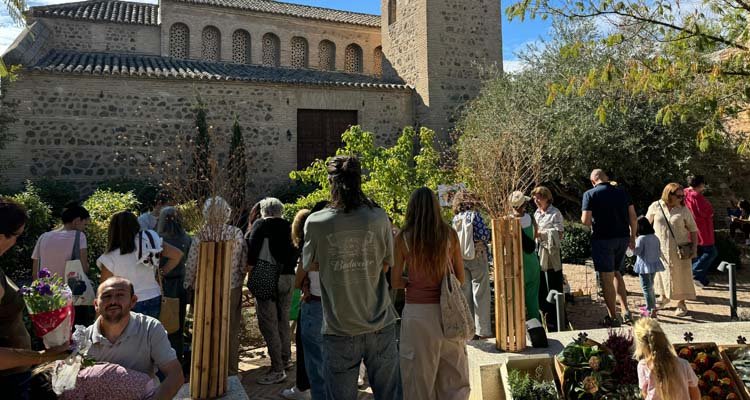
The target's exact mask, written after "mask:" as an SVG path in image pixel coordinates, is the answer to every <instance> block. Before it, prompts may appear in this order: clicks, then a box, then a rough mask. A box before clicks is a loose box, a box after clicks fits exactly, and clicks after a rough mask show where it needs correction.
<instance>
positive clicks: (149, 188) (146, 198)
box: [98, 178, 159, 212]
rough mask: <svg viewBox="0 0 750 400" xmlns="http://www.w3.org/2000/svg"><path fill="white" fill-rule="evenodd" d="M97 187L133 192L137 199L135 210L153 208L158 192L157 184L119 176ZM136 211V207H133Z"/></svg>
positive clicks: (141, 210) (142, 210)
mask: <svg viewBox="0 0 750 400" xmlns="http://www.w3.org/2000/svg"><path fill="white" fill-rule="evenodd" d="M98 188H99V189H102V190H109V191H111V192H117V193H121V194H122V193H128V192H133V194H134V195H135V198H136V199H137V200H138V209H137V211H140V212H145V211H148V210H151V209H152V208H154V201H155V199H156V194H157V193H158V192H159V186H158V185H156V184H155V183H153V182H151V181H148V180H137V179H128V178H120V179H113V180H109V181H105V182H102V183H101V184H99V187H98ZM133 211H136V209H133Z"/></svg>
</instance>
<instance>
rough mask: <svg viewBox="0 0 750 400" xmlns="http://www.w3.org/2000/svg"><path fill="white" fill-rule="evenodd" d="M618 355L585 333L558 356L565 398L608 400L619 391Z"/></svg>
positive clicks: (556, 357)
mask: <svg viewBox="0 0 750 400" xmlns="http://www.w3.org/2000/svg"><path fill="white" fill-rule="evenodd" d="M615 365H616V361H615V357H614V356H613V355H612V352H611V351H610V350H609V349H608V348H607V347H605V346H603V345H601V344H599V343H597V342H595V341H593V340H591V339H588V337H587V336H586V335H585V334H581V335H580V336H579V338H578V339H576V340H575V341H573V342H572V343H570V344H569V345H567V346H565V348H564V349H563V350H562V351H561V352H560V354H558V355H557V356H555V367H556V369H557V371H558V376H559V377H560V386H561V389H562V394H563V397H564V398H565V399H583V400H595V399H607V398H614V397H611V395H612V394H613V393H615V388H616V384H615V382H614V380H613V378H612V374H613V372H614V369H615Z"/></svg>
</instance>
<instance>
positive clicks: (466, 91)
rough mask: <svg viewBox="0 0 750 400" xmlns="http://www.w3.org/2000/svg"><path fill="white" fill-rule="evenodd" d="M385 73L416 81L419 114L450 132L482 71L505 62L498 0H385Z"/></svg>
mask: <svg viewBox="0 0 750 400" xmlns="http://www.w3.org/2000/svg"><path fill="white" fill-rule="evenodd" d="M381 15H382V22H381V26H382V28H381V29H382V43H383V56H384V60H383V75H384V76H386V77H391V78H393V77H400V78H401V79H403V80H404V81H405V82H406V83H407V84H409V85H412V86H414V88H415V90H416V98H415V103H416V104H415V107H414V110H415V119H416V123H417V124H418V125H420V126H426V127H429V128H432V129H434V130H435V131H436V132H438V135H439V137H441V138H447V136H448V134H449V133H450V131H451V129H452V128H453V126H454V125H455V122H456V120H457V119H458V117H459V116H460V113H461V108H462V106H463V105H464V104H465V103H466V101H468V100H471V99H473V98H474V97H476V96H477V95H478V94H479V91H480V89H481V86H482V78H481V71H482V70H486V69H487V68H488V67H490V68H491V67H493V66H494V67H495V68H498V69H501V68H502V37H501V35H502V34H501V28H500V27H501V19H500V18H501V17H500V15H501V14H500V1H499V0H381Z"/></svg>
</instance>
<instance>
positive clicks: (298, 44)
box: [292, 36, 307, 68]
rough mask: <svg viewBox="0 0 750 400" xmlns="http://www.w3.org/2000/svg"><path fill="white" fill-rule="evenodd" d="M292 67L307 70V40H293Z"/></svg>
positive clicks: (300, 38)
mask: <svg viewBox="0 0 750 400" xmlns="http://www.w3.org/2000/svg"><path fill="white" fill-rule="evenodd" d="M292 67H294V68H307V39H305V38H303V37H299V36H295V37H293V38H292Z"/></svg>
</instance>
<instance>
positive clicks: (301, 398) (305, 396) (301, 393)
mask: <svg viewBox="0 0 750 400" xmlns="http://www.w3.org/2000/svg"><path fill="white" fill-rule="evenodd" d="M281 397H283V398H285V399H287V400H310V399H312V394H310V391H309V390H299V388H298V387H297V386H293V387H291V388H289V389H284V390H282V391H281Z"/></svg>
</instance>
